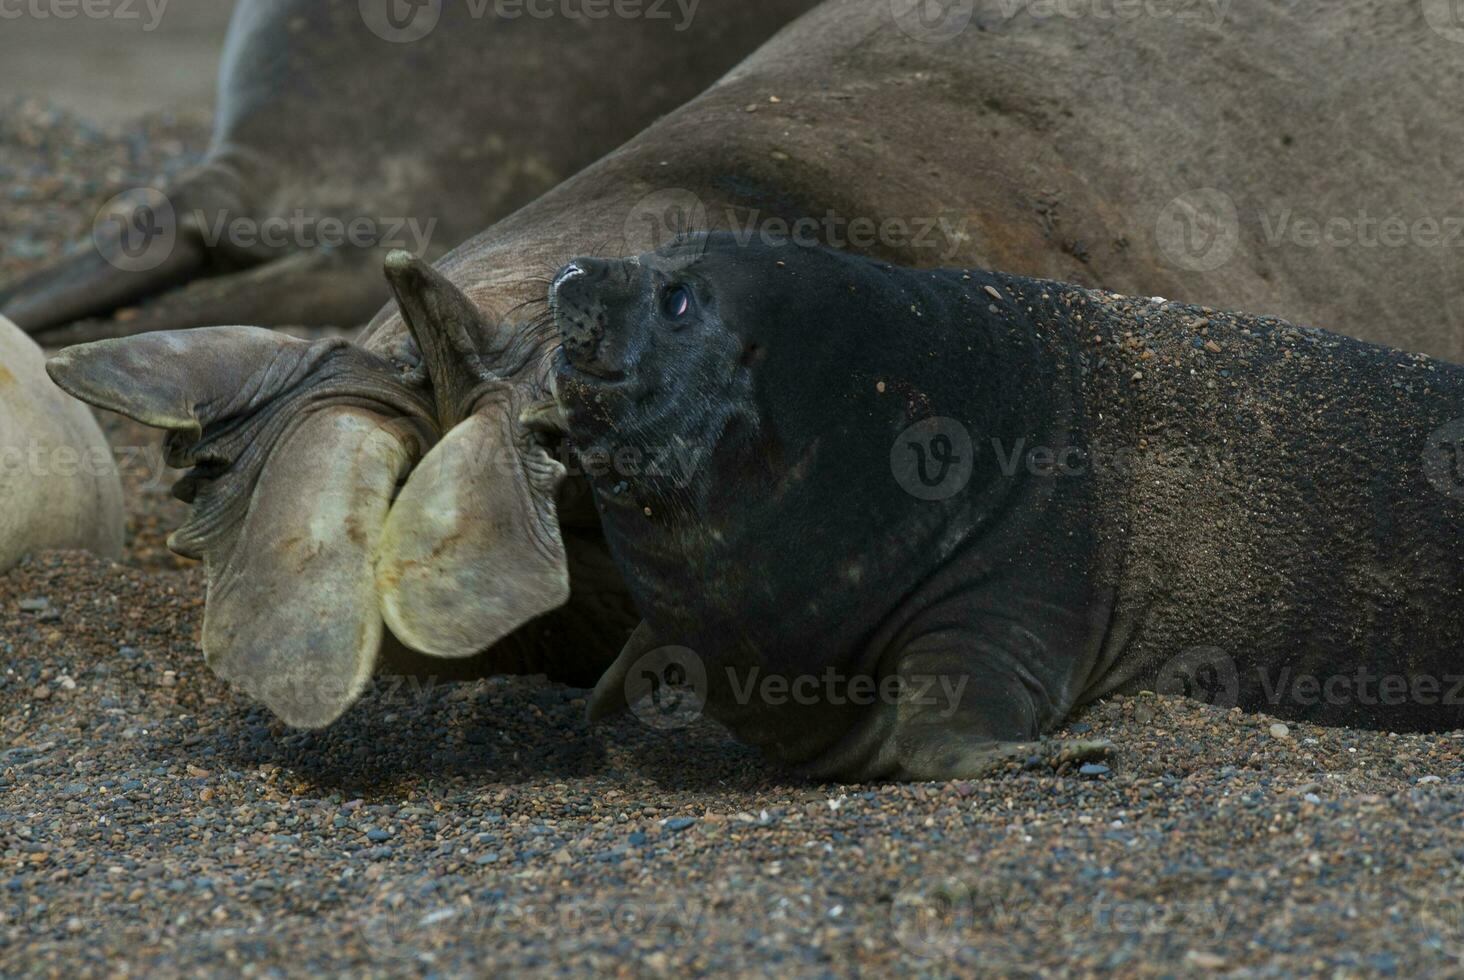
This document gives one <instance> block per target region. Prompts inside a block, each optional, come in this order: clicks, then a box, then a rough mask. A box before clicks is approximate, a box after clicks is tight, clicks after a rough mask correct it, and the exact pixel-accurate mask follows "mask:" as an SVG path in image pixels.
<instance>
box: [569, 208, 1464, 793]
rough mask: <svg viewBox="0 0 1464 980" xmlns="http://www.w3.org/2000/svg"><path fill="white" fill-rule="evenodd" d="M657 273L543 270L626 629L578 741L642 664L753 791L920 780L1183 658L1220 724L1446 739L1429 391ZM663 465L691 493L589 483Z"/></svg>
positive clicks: (1415, 377)
mask: <svg viewBox="0 0 1464 980" xmlns="http://www.w3.org/2000/svg"><path fill="white" fill-rule="evenodd" d="M686 250H688V251H692V252H693V253H694V254H691V255H689V256H688V255H687V254H685V252H680V253H678V252H675V251H670V252H665V253H661V254H653V255H646V256H643V257H640V258H639V259H629V260H619V261H615V260H601V259H579V260H576V261H575V262H573V263H572V264H570V265H569V266H567V267H566V268H565V269H564V270H563V271H562V272H561V273H560V274H559V276H558V278H557V279H556V280H555V284H554V287H553V294H552V298H551V301H550V303H551V306H552V307H553V309H554V314H555V321H556V323H557V325H558V328H559V332H560V335H561V336H562V338H563V341H564V356H563V358H562V359H561V361H560V365H559V369H558V373H557V375H556V380H557V392H558V399H559V402H560V404H561V406H562V408H563V410H564V415H565V418H566V420H567V424H568V429H569V433H570V438H571V439H572V440H573V443H574V445H575V446H576V447H577V450H578V451H579V452H580V454H581V455H582V457H584V458H585V459H586V463H587V470H588V471H589V472H591V473H595V474H601V475H595V476H593V477H592V483H593V486H594V496H595V500H596V501H597V502H598V504H599V506H600V510H601V514H602V523H603V526H604V528H605V532H606V535H607V537H608V539H609V543H610V550H611V553H612V554H613V555H614V556H615V560H616V564H617V565H618V567H619V568H620V570H621V571H622V572H623V573H624V575H625V581H626V583H627V585H628V586H629V588H630V591H631V594H632V595H633V596H634V597H635V600H636V604H637V606H638V607H639V608H640V610H641V611H642V612H643V613H644V615H645V617H646V622H645V625H644V626H643V627H642V629H641V630H640V631H639V632H638V633H637V636H636V638H635V640H634V641H633V642H632V644H631V645H630V647H629V648H628V649H627V652H626V655H625V657H624V658H623V659H622V661H621V662H620V663H619V664H617V666H616V668H615V669H614V670H612V671H610V672H609V673H608V674H607V675H606V677H605V678H604V679H603V680H602V681H601V683H600V686H599V688H597V690H596V693H595V699H594V701H593V702H592V706H591V711H592V713H593V714H599V713H603V712H605V711H606V710H609V709H613V708H615V707H618V706H620V705H621V704H622V703H623V701H624V699H625V690H626V688H625V682H626V680H627V678H629V679H631V680H632V681H634V680H635V679H636V677H637V676H638V675H639V672H640V671H641V670H642V669H643V668H644V667H645V665H646V664H648V663H660V662H661V660H660V659H658V656H659V655H658V654H657V652H656V651H657V650H658V649H659V648H664V647H667V646H673V647H676V648H679V649H680V650H681V651H682V653H681V656H683V657H688V658H689V657H692V656H695V657H696V658H697V660H698V666H699V667H700V668H701V669H702V670H704V671H705V675H706V683H705V697H706V706H707V709H708V711H709V712H710V713H711V714H712V715H713V716H714V717H716V718H718V719H720V720H721V721H723V722H725V723H726V724H727V725H728V726H729V727H730V728H731V729H732V731H733V732H734V733H736V734H738V735H739V736H740V737H741V738H743V739H745V740H747V741H749V742H752V743H754V744H756V745H758V746H760V747H761V748H763V749H764V750H765V751H766V752H767V753H768V754H769V755H771V756H773V757H774V758H776V759H778V760H779V761H782V762H787V763H792V764H795V765H797V766H799V767H802V768H804V769H805V770H807V771H808V772H809V773H811V774H813V775H816V776H820V777H838V778H840V779H847V780H870V779H885V778H898V779H943V778H955V777H964V776H973V775H977V774H979V773H981V772H983V771H985V770H986V769H988V768H989V767H990V766H991V765H992V762H993V760H995V759H1000V758H1004V757H1007V756H1010V755H1013V754H1025V753H1027V752H1029V751H1030V750H1031V744H1030V743H1032V742H1034V741H1035V740H1036V739H1038V738H1039V736H1041V735H1042V734H1044V733H1045V732H1047V731H1048V730H1050V729H1052V728H1054V727H1055V726H1057V725H1059V724H1060V723H1061V722H1062V721H1063V719H1064V718H1065V717H1066V716H1067V715H1068V713H1069V712H1070V711H1071V710H1072V709H1073V708H1074V707H1076V706H1078V705H1081V704H1084V703H1086V702H1089V701H1092V700H1093V699H1095V698H1098V697H1101V696H1103V695H1106V694H1109V693H1112V692H1115V691H1126V692H1132V691H1135V690H1137V689H1139V688H1142V687H1153V686H1154V685H1155V684H1156V682H1157V681H1158V680H1160V678H1161V675H1162V671H1161V668H1162V667H1163V665H1164V664H1166V662H1168V661H1169V660H1170V659H1171V658H1174V657H1175V656H1176V655H1179V654H1181V653H1182V652H1183V651H1186V650H1189V649H1194V648H1206V649H1210V650H1218V651H1224V652H1225V653H1224V655H1223V656H1228V657H1229V658H1231V661H1232V663H1233V664H1234V667H1235V676H1236V680H1237V685H1236V686H1237V691H1236V692H1235V693H1236V696H1237V697H1238V699H1239V701H1240V703H1241V704H1243V705H1244V706H1245V707H1247V708H1249V709H1252V710H1268V711H1272V712H1276V713H1280V714H1282V715H1290V716H1297V717H1302V718H1307V719H1311V720H1316V721H1320V722H1325V723H1334V724H1348V725H1363V726H1373V727H1380V728H1387V729H1391V730H1414V729H1454V728H1458V727H1459V726H1460V725H1461V724H1464V696H1461V695H1460V693H1459V692H1458V691H1457V690H1455V691H1453V693H1452V697H1451V696H1450V688H1454V687H1464V655H1461V653H1460V651H1461V650H1464V467H1461V465H1460V464H1461V460H1460V458H1459V453H1460V451H1461V448H1464V418H1461V412H1464V368H1461V367H1456V366H1453V365H1449V364H1444V363H1440V362H1438V361H1434V360H1431V359H1430V358H1427V357H1423V356H1410V355H1408V354H1404V353H1401V352H1399V351H1396V350H1391V349H1388V348H1383V347H1375V346H1372V345H1369V344H1364V343H1361V342H1358V341H1354V340H1350V339H1348V338H1345V337H1342V336H1339V335H1337V334H1331V333H1327V332H1325V331H1321V330H1314V329H1300V328H1297V327H1294V326H1292V325H1291V324H1288V323H1286V322H1284V321H1281V320H1277V319H1274V318H1268V317H1255V316H1249V315H1246V314H1232V313H1219V312H1216V311H1214V310H1210V309H1206V308H1201V307H1195V306H1183V305H1179V304H1172V303H1164V302H1154V301H1151V300H1147V299H1138V300H1135V299H1130V298H1127V297H1123V296H1119V295H1117V294H1115V293H1108V292H1097V291H1090V290H1086V289H1082V288H1080V287H1076V286H1070V285H1066V284H1063V283H1056V282H1049V281H1044V280H1035V279H1027V278H1023V277H1019V276H1011V275H1005V274H996V273H988V272H982V271H977V270H974V269H966V270H961V269H954V270H950V269H946V270H937V271H917V270H913V269H907V268H901V267H897V266H892V265H889V264H885V263H878V262H875V261H872V260H869V259H864V258H860V257H855V256H851V255H848V254H847V253H841V252H835V251H831V250H828V249H824V248H814V247H803V248H800V247H795V246H784V247H779V246H776V245H764V244H753V245H749V246H746V247H742V246H739V245H738V244H737V242H736V241H735V240H734V239H733V238H732V236H730V235H717V236H713V237H711V238H710V239H709V240H707V241H704V242H691V243H687V245H686ZM1441 440H1443V442H1441ZM1444 442H1446V443H1447V444H1444ZM667 446H672V447H677V448H678V450H679V451H680V453H681V454H683V455H685V456H686V457H687V458H692V459H695V460H697V461H698V465H697V466H695V467H694V468H692V469H690V470H683V471H665V472H661V473H658V472H655V471H652V470H650V469H649V468H647V469H645V470H643V471H641V472H639V473H630V472H628V471H627V470H626V469H625V468H623V467H622V468H620V469H619V471H615V472H611V471H609V470H608V469H602V468H598V467H594V466H593V465H591V464H590V463H589V460H590V459H592V458H595V459H614V458H617V457H623V456H624V455H625V454H626V453H627V452H630V453H634V454H636V455H637V457H639V458H648V457H649V458H653V457H654V453H655V451H656V450H657V449H658V448H661V447H667ZM1104 460H1107V461H1108V462H1106V463H1105V462H1103V461H1104ZM1181 463H1182V465H1181ZM790 545H791V546H792V547H791V549H790ZM688 651H689V652H688ZM1220 660H1221V656H1218V655H1217V656H1215V657H1214V662H1220ZM637 665H639V666H637ZM682 666H683V667H685V665H682ZM1302 675H1309V676H1313V677H1317V678H1320V679H1319V680H1318V684H1319V687H1320V689H1321V690H1324V691H1325V692H1326V694H1325V696H1322V695H1321V693H1320V691H1319V692H1318V696H1317V698H1316V699H1315V700H1309V699H1303V698H1299V697H1297V691H1298V688H1297V687H1296V686H1295V685H1293V684H1291V683H1290V682H1289V681H1288V680H1287V678H1290V677H1299V676H1302ZM1364 677H1365V678H1371V681H1370V682H1369V684H1368V686H1367V687H1364V686H1359V682H1358V681H1357V679H1358V678H1364ZM1332 678H1341V679H1342V680H1343V682H1344V683H1343V685H1341V686H1339V685H1338V684H1336V683H1334V682H1332V680H1331V679H1332ZM1369 689H1370V690H1371V692H1372V693H1371V694H1369V693H1368V690H1369ZM861 690H862V691H863V692H865V693H864V696H863V697H861V696H860V694H859V692H860V691H861ZM1424 692H1426V693H1424ZM1278 695H1279V696H1278Z"/></svg>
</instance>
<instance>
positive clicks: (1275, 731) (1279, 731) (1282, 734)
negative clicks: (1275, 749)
mask: <svg viewBox="0 0 1464 980" xmlns="http://www.w3.org/2000/svg"><path fill="white" fill-rule="evenodd" d="M1269 731H1270V733H1271V737H1272V738H1287V737H1289V736H1290V735H1291V729H1290V728H1289V727H1287V726H1286V725H1285V724H1283V723H1282V722H1279V721H1278V722H1274V723H1273V724H1272V725H1271V727H1270V729H1269Z"/></svg>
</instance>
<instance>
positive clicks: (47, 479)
mask: <svg viewBox="0 0 1464 980" xmlns="http://www.w3.org/2000/svg"><path fill="white" fill-rule="evenodd" d="M45 363H46V359H45V357H44V356H43V355H42V354H41V350H40V348H39V347H37V346H36V345H35V344H34V343H33V342H32V341H31V340H30V339H29V338H28V337H26V335H25V334H23V333H21V332H20V329H19V328H18V327H16V325H15V324H13V323H11V322H10V321H9V320H6V319H5V318H4V317H0V500H4V501H5V506H4V508H3V509H0V572H3V571H7V570H9V569H10V568H11V567H13V566H14V565H15V563H16V562H18V561H19V560H20V559H21V558H23V557H25V556H26V555H28V554H31V553H33V552H37V551H46V550H50V549H73V548H77V549H84V550H88V551H93V552H96V553H97V554H99V555H102V556H103V557H105V558H116V557H118V556H119V555H120V554H121V552H122V530H123V515H122V483H121V481H120V480H119V479H118V477H117V469H116V466H115V465H114V463H113V460H112V452H111V450H110V449H109V448H108V446H107V440H106V439H104V438H103V437H102V432H101V430H100V429H99V428H97V423H96V419H94V418H92V415H91V412H89V411H87V409H86V406H84V405H81V404H80V403H78V402H76V401H74V400H72V399H70V398H68V397H67V396H66V393H65V392H63V391H61V390H60V389H58V388H57V387H56V386H55V385H54V384H52V383H51V380H50V379H49V378H47V377H46V371H45Z"/></svg>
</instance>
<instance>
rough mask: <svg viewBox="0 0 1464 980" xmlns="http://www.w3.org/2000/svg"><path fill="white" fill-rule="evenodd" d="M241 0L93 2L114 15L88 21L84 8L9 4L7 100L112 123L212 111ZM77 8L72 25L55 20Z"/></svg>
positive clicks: (4, 65)
mask: <svg viewBox="0 0 1464 980" xmlns="http://www.w3.org/2000/svg"><path fill="white" fill-rule="evenodd" d="M235 2H236V0H92V3H93V4H94V6H93V9H102V8H106V9H108V10H110V11H112V15H110V16H107V17H87V16H85V14H83V13H82V10H83V9H85V6H86V5H85V4H83V3H82V2H80V0H7V2H5V3H3V4H0V97H4V98H11V97H17V96H18V97H26V98H35V99H40V100H43V101H47V102H49V103H51V104H53V105H57V106H60V107H63V108H65V109H69V110H71V111H72V112H75V113H77V114H79V115H81V116H82V117H84V118H87V119H90V120H93V121H96V122H99V123H104V124H113V123H120V122H125V121H127V120H128V119H131V118H134V117H136V116H138V115H141V114H142V113H145V112H152V111H157V110H160V109H205V110H206V109H209V108H210V107H211V106H212V105H213V99H214V83H215V76H216V75H217V72H218V63H219V54H220V51H221V49H222V46H223V41H224V34H225V32H226V30H227V28H228V23H229V15H230V13H231V12H232V11H233V9H234V4H235ZM245 2H249V0H245ZM73 9H74V11H75V16H73V17H71V18H70V19H61V18H60V17H58V16H56V14H58V13H62V12H70V11H72V10H73ZM17 14H18V15H19V16H15V15H17ZM39 14H45V16H39Z"/></svg>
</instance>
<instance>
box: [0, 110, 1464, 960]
mask: <svg viewBox="0 0 1464 980" xmlns="http://www.w3.org/2000/svg"><path fill="white" fill-rule="evenodd" d="M206 134H207V118H206V116H204V115H202V114H198V113H180V114H174V115H171V116H155V117H151V118H148V119H145V120H143V121H141V122H134V123H129V124H125V125H123V126H120V127H117V128H101V127H98V126H95V125H92V124H89V123H86V122H83V121H81V120H79V119H77V118H75V117H72V116H69V115H67V114H66V113H65V112H62V111H58V110H56V109H53V108H50V107H48V106H45V105H42V104H40V103H37V102H33V101H32V102H19V101H12V102H10V103H8V104H6V105H5V106H4V107H3V111H0V195H3V207H0V216H3V217H0V220H3V228H0V232H3V236H0V237H3V241H4V243H5V247H4V249H3V253H0V277H5V276H9V275H11V274H14V273H15V272H18V271H22V270H24V269H27V268H31V267H34V266H35V265H37V264H39V263H40V262H41V261H43V260H44V259H46V258H47V257H48V256H51V255H54V254H57V253H58V252H59V250H60V249H61V248H62V247H64V245H65V244H66V243H67V242H68V241H69V240H71V239H73V238H74V237H75V236H76V235H78V234H81V233H84V232H85V229H86V228H87V227H88V226H89V224H90V215H92V214H94V213H95V209H96V207H97V205H99V204H100V203H101V202H102V201H104V200H106V199H107V198H108V197H110V196H111V195H112V194H115V193H117V192H119V191H122V190H126V189H129V188H131V187H133V186H137V185H138V184H141V183H145V182H148V181H150V180H153V179H155V178H157V177H159V176H161V175H165V174H168V173H172V172H176V170H177V169H178V168H180V167H182V166H184V165H186V164H187V163H188V162H189V161H190V159H192V158H193V156H194V155H195V154H196V153H197V152H199V150H200V149H201V148H202V146H203V144H204V141H205V139H206ZM104 424H105V427H106V429H107V431H108V434H109V436H110V437H111V438H112V440H113V442H114V445H115V446H116V447H117V448H118V450H119V456H120V457H121V458H122V459H123V461H124V464H125V469H126V474H127V482H128V489H129V506H130V524H129V550H128V554H127V557H126V559H125V561H124V563H123V564H119V565H114V564H109V563H105V562H101V561H98V560H95V559H92V558H89V557H87V556H83V555H73V554H66V555H56V554H53V555H42V556H38V557H36V558H34V559H32V560H31V561H29V562H28V563H27V564H26V565H24V566H22V567H21V568H20V569H18V570H17V571H15V572H13V573H11V574H10V575H8V576H5V577H3V578H0V655H3V660H0V728H3V734H0V974H3V975H6V976H32V975H34V976H56V977H63V976H75V975H85V976H116V975H132V976H149V977H151V976H178V975H189V976H194V975H217V976H234V975H239V974H242V975H245V976H315V975H321V974H350V975H382V976H395V975H421V976H464V975H496V974H499V973H501V972H503V971H506V970H514V971H522V972H526V973H534V974H545V973H561V972H566V971H573V972H591V971H594V972H597V973H605V974H610V975H616V976H668V977H669V976H682V975H687V974H712V973H716V974H721V973H731V974H732V975H737V976H842V975H850V974H853V975H877V976H883V975H888V974H889V973H891V972H893V971H899V972H916V973H921V974H929V975H946V974H961V975H971V974H973V973H977V974H989V975H1003V976H1007V975H1010V976H1032V975H1039V976H1058V975H1073V974H1077V975H1084V974H1096V973H1099V972H1106V971H1112V970H1119V971H1121V972H1123V973H1124V974H1127V975H1138V976H1150V975H1153V976H1173V975H1204V974H1212V973H1219V974H1224V975H1229V976H1289V975H1318V974H1320V975H1328V976H1344V977H1345V976H1374V975H1396V976H1417V975H1424V974H1442V975H1464V967H1461V962H1464V960H1461V957H1464V887H1461V878H1464V863H1461V862H1464V788H1461V780H1464V769H1461V766H1464V743H1461V740H1460V737H1459V736H1457V735H1431V736H1417V735H1392V734H1388V733H1383V732H1362V731H1350V730H1341V729H1322V728H1316V727H1313V726H1306V725H1280V724H1278V723H1277V722H1276V721H1275V719H1271V718H1267V717H1264V716H1258V715H1249V714H1245V713H1242V712H1240V711H1239V710H1232V711H1223V710H1219V709H1216V708H1212V707H1209V706H1206V705H1200V704H1194V703H1189V702H1184V701H1180V700H1176V699H1171V698H1161V697H1158V696H1153V695H1144V696H1140V697H1136V698H1125V699H1117V700H1114V701H1112V702H1109V703H1105V704H1101V705H1098V706H1096V707H1094V708H1093V709H1091V710H1089V711H1088V712H1086V713H1085V714H1084V715H1083V716H1082V717H1081V718H1079V719H1076V720H1075V721H1074V722H1073V723H1072V724H1071V725H1070V727H1069V729H1068V732H1067V734H1068V735H1069V736H1072V737H1082V738H1093V737H1106V738H1109V739H1111V740H1112V741H1113V742H1114V743H1115V745H1116V749H1115V751H1114V753H1113V754H1112V756H1111V757H1110V758H1108V759H1107V760H1105V762H1104V763H1103V764H1101V765H1096V766H1090V767H1089V768H1087V769H1086V770H1077V769H1076V768H1069V769H1066V770H1064V771H1060V772H1053V771H1051V770H1049V769H1046V768H1043V767H1037V768H1033V769H1030V770H1021V769H1019V770H1017V771H1014V772H1012V773H1010V774H1008V775H1004V776H1001V777H997V778H992V779H988V780H982V781H974V782H957V783H949V784H920V785H908V786H837V785H812V784H807V783H801V782H799V781H797V780H795V779H792V778H791V777H788V776H787V775H786V774H781V773H778V772H776V771H774V770H771V769H769V768H768V767H767V766H765V765H764V764H763V763H762V762H761V761H760V760H759V759H758V758H757V757H756V756H755V755H753V754H752V753H750V752H749V751H747V750H745V749H743V748H741V747H739V746H737V745H736V744H735V743H733V742H732V741H731V740H730V739H729V738H728V737H727V736H726V735H725V734H724V733H723V732H722V731H721V730H719V729H718V728H716V727H714V726H712V725H711V724H709V723H698V724H697V725H695V726H693V727H691V728H689V729H686V730H681V731H673V732H659V731H655V730H652V729H650V728H648V727H646V726H644V725H642V724H641V723H640V722H638V721H637V720H636V719H634V718H627V719H624V720H621V721H619V722H617V723H615V724H613V725H610V726H606V727H603V728H597V729H594V730H591V729H589V728H588V727H587V725H586V723H585V721H584V718H583V712H584V698H585V692H584V691H578V690H572V689H567V688H563V687H558V686H554V685H549V684H547V683H544V682H542V681H538V680H534V679H524V680H518V679H515V680H494V681H482V682H477V683H472V684H456V685H452V684H432V683H429V682H425V681H410V680H407V681H399V680H396V679H390V678H383V679H381V680H380V682H379V683H378V684H377V685H376V687H375V689H374V691H373V692H372V693H371V694H370V696H368V697H367V698H366V699H365V700H364V701H363V702H362V703H361V704H359V705H358V706H357V707H356V708H354V709H353V710H352V711H351V712H350V713H349V714H348V715H347V717H346V718H345V719H344V720H342V721H341V722H340V723H339V724H338V725H336V726H335V727H333V728H332V729H330V730H328V731H326V732H322V733H315V734H301V733H291V732H289V731H287V730H286V729H284V728H283V727H282V726H280V725H278V724H277V723H275V722H273V721H272V719H271V718H270V717H269V716H268V715H267V714H266V713H265V712H264V711H262V710H261V709H259V708H257V707H255V706H252V705H250V704H249V703H247V702H246V701H244V700H243V699H242V698H240V697H238V696H236V695H234V694H233V693H232V692H231V691H230V690H229V689H228V688H227V687H225V686H224V685H223V684H221V683H220V682H219V681H217V680H216V679H215V678H214V677H213V676H212V675H211V674H210V673H209V672H208V670H207V668H206V667H205V665H204V664H203V663H202V658H201V654H200V653H199V651H198V647H197V636H198V632H199V629H200V626H201V621H202V613H203V579H202V575H201V572H200V571H199V569H198V568H196V567H194V566H193V565H192V563H188V562H184V561H182V560H180V559H175V558H173V557H172V556H171V555H169V554H168V553H167V552H166V549H165V547H164V546H163V543H162V541H163V538H164V537H165V536H166V533H167V531H169V530H171V529H172V528H173V527H175V526H176V525H177V523H178V521H179V519H180V517H181V514H182V513H183V511H182V505H180V504H178V503H176V502H174V501H172V500H171V499H170V498H169V497H168V493H167V491H168V487H169V484H170V482H171V480H170V476H169V474H168V473H166V472H165V471H163V470H162V469H161V468H160V464H159V463H158V455H157V445H158V438H157V436H156V434H152V433H149V432H147V431H146V430H143V429H140V428H139V427H137V426H134V425H131V424H129V423H124V422H122V421H121V420H119V419H115V418H108V419H105V420H104Z"/></svg>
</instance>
